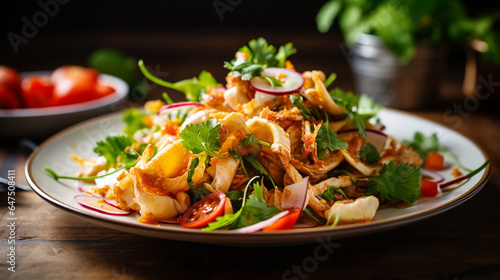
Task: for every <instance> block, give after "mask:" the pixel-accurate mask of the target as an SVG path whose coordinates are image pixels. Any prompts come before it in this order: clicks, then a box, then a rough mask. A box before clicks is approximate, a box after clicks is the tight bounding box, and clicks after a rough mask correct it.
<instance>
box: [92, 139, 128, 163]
mask: <svg viewBox="0 0 500 280" xmlns="http://www.w3.org/2000/svg"><path fill="white" fill-rule="evenodd" d="M130 145H132V139H130V138H129V137H128V136H126V135H116V136H107V137H106V139H105V140H104V141H99V142H97V147H95V148H94V152H95V153H97V154H98V155H100V156H103V157H104V158H105V159H106V164H107V165H108V166H111V165H115V164H116V163H117V158H118V157H119V156H122V161H123V162H124V163H125V162H131V161H135V160H136V159H137V157H138V155H137V154H134V153H133V152H132V153H130V152H125V149H126V148H127V147H129V146H130Z"/></svg>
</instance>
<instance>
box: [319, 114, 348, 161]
mask: <svg viewBox="0 0 500 280" xmlns="http://www.w3.org/2000/svg"><path fill="white" fill-rule="evenodd" d="M316 145H317V153H318V158H319V159H324V158H325V157H326V156H327V155H328V153H329V152H334V151H337V150H345V149H347V142H346V141H344V140H341V139H340V138H339V137H338V136H337V133H336V132H335V131H333V130H332V129H331V128H330V126H329V125H328V118H327V119H326V121H325V122H324V123H323V125H322V126H321V127H320V128H319V131H318V135H317V136H316Z"/></svg>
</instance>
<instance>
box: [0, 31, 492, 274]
mask: <svg viewBox="0 0 500 280" xmlns="http://www.w3.org/2000/svg"><path fill="white" fill-rule="evenodd" d="M266 32H267V33H266ZM258 36H265V37H267V38H268V40H269V41H271V42H272V43H273V44H276V45H279V44H282V43H286V42H288V41H292V42H294V44H295V46H296V47H297V48H298V50H299V53H298V54H296V55H294V57H293V61H294V64H295V65H296V67H297V69H299V70H308V69H322V70H324V71H325V72H327V73H329V72H337V73H338V74H339V78H338V85H339V86H340V87H343V88H346V89H352V88H353V87H352V77H351V74H350V71H349V68H348V66H349V65H348V63H347V62H346V59H345V57H344V56H343V53H342V51H341V48H340V46H341V45H342V41H341V40H340V39H338V38H336V37H333V36H332V37H329V36H327V35H324V36H323V35H318V34H309V33H308V32H304V31H302V32H301V31H294V32H291V31H289V32H276V31H274V32H269V31H262V30H248V31H245V32H239V33H235V31H234V30H229V31H227V32H225V33H218V34H211V33H207V32H200V31H192V32H167V33H158V32H153V31H151V32H149V33H145V32H137V33H134V32H115V33H113V36H109V35H107V34H106V33H105V32H102V33H93V34H87V35H85V34H83V35H82V34H79V36H78V37H76V36H75V37H74V38H71V40H68V42H67V44H66V45H65V46H66V47H65V49H69V50H71V51H65V50H63V49H59V52H58V53H59V56H58V57H57V59H54V56H51V57H50V59H49V58H41V57H39V56H37V55H36V54H35V53H33V52H32V51H33V50H39V53H43V52H49V51H50V50H51V49H52V48H54V47H55V46H56V42H61V40H62V39H61V37H60V36H56V35H54V37H43V40H39V41H36V40H34V41H33V42H32V43H30V44H31V45H29V46H27V48H29V49H30V50H31V51H26V53H24V54H22V55H23V56H22V57H15V56H5V60H4V61H7V62H9V64H11V65H13V66H15V67H16V66H18V68H19V69H21V70H22V71H28V70H39V69H51V68H54V67H57V66H59V65H61V64H84V63H85V59H86V56H87V55H88V53H89V52H90V51H91V50H93V49H95V48H96V47H100V46H111V47H116V48H120V49H122V50H125V51H127V52H129V53H131V54H133V55H134V56H138V57H141V58H144V59H145V60H146V61H147V62H149V63H150V64H151V65H156V64H158V65H160V67H161V69H162V71H165V72H168V73H169V74H168V79H171V80H173V81H175V80H180V79H184V78H188V77H192V76H195V75H197V74H198V73H199V71H200V70H202V69H206V70H210V71H212V72H213V73H214V76H215V77H216V78H217V79H218V80H219V81H222V80H223V78H224V75H225V69H223V68H222V62H223V61H224V60H230V59H231V58H232V57H233V54H234V52H235V50H236V49H237V48H238V47H240V46H241V45H243V44H245V43H246V42H247V41H248V40H249V39H251V38H255V37H258ZM97 42H98V43H97ZM450 63H451V65H452V66H453V67H452V68H451V69H452V70H451V71H449V73H448V74H449V77H448V79H447V80H446V82H445V84H444V87H443V89H444V90H443V92H444V93H443V94H445V96H444V97H443V96H441V97H443V98H441V99H439V100H440V102H436V104H432V105H429V109H428V110H422V111H416V112H413V113H415V114H417V115H418V116H421V117H424V118H428V119H431V120H433V121H435V122H437V123H440V124H443V125H445V126H448V127H452V128H453V129H455V130H457V131H458V132H460V133H463V134H464V135H466V136H467V137H469V138H470V139H472V140H473V141H475V142H476V143H477V144H478V145H480V146H481V147H482V148H483V149H484V150H485V151H486V153H487V154H488V156H489V157H490V159H491V163H492V168H491V177H490V179H489V181H488V183H487V184H486V185H485V186H484V188H483V189H482V190H481V191H480V192H479V193H478V194H477V195H475V196H474V197H472V198H471V199H470V200H468V201H467V202H465V203H463V204H461V205H459V206H457V207H456V208H453V209H451V210H449V211H446V212H444V213H442V214H440V215H438V216H435V217H432V218H429V219H427V220H424V221H420V222H417V223H415V224H411V225H408V226H405V227H402V228H397V229H393V230H390V231H385V232H381V233H376V234H370V235H365V236H358V237H352V238H345V239H339V240H332V241H331V242H332V243H331V245H332V247H331V248H330V249H331V251H330V252H328V251H327V250H326V249H324V248H323V247H321V245H320V244H318V243H312V244H305V245H298V246H289V247H265V248H246V247H243V248H238V247H227V246H218V245H208V244H199V243H187V242H178V241H171V240H163V239H157V238H150V237H144V236H139V235H134V234H129V233H124V232H120V231H115V230H111V229H107V228H103V227H100V226H96V225H94V224H91V223H88V222H85V221H82V220H80V219H78V218H76V217H74V216H72V215H70V214H67V213H65V212H63V211H61V210H59V209H57V208H55V207H54V206H52V205H50V204H48V203H47V202H45V201H43V200H42V199H41V198H40V197H38V196H37V195H36V194H35V193H33V192H24V191H16V196H15V198H16V212H15V215H16V217H17V218H18V220H17V228H16V233H15V234H16V251H15V252H16V268H15V269H16V272H15V273H12V272H10V271H8V270H7V268H8V267H9V264H8V263H7V262H6V260H7V256H6V254H7V253H9V251H8V247H9V246H10V245H9V244H8V235H9V230H8V228H7V226H6V225H8V223H9V220H8V217H9V216H8V209H7V207H8V205H7V195H6V194H5V193H1V194H0V217H1V218H0V238H1V241H0V244H1V246H0V250H1V251H0V256H1V257H0V279H500V200H499V197H500V170H499V165H498V159H499V158H500V146H499V141H498V139H500V117H499V114H498V113H497V111H496V110H494V108H496V107H498V106H497V105H498V102H497V101H496V100H498V98H496V97H495V96H498V93H495V94H494V95H492V97H491V99H489V100H487V101H484V102H482V103H480V106H479V108H478V109H477V110H475V111H473V112H470V115H468V116H467V117H465V116H462V117H460V118H459V120H460V121H459V122H458V121H455V122H452V123H451V122H449V121H448V122H447V119H446V118H445V116H444V112H446V110H448V109H449V108H453V107H452V106H453V104H455V103H457V102H458V104H460V103H461V102H463V101H464V98H463V97H462V96H461V95H460V93H459V91H460V79H461V76H460V75H461V71H462V70H461V63H462V62H460V61H458V60H457V61H451V62H450ZM480 71H482V72H480V73H482V75H484V76H485V77H487V76H488V74H490V73H493V75H494V76H493V80H496V79H499V78H498V77H499V76H498V75H496V74H495V73H498V72H491V71H492V70H491V69H490V68H482V69H481V70H480ZM159 93H160V92H159V91H158V90H156V91H153V92H152V93H151V95H150V98H156V97H158V96H159ZM446 94H447V95H446ZM177 99H180V97H177ZM139 103H140V102H139ZM492 108H493V109H492ZM14 147H16V143H15V142H12V141H9V142H7V141H2V146H1V149H0V158H1V159H4V158H5V155H6V152H7V151H10V150H12V149H13V148H14ZM23 165H24V161H23V159H22V157H21V158H20V160H18V163H17V165H16V169H17V179H16V180H17V181H18V182H19V183H25V182H23V180H24V179H23V178H22V174H23ZM2 176H4V174H2ZM318 252H320V253H319V254H320V255H318ZM327 252H328V254H326V253H327ZM323 254H326V255H323Z"/></svg>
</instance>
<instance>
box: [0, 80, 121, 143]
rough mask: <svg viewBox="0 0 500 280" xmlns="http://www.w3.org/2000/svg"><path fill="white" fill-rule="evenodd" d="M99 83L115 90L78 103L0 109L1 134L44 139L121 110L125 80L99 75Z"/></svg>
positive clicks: (17, 137)
mask: <svg viewBox="0 0 500 280" xmlns="http://www.w3.org/2000/svg"><path fill="white" fill-rule="evenodd" d="M50 73H51V71H38V72H25V73H22V76H23V77H28V76H33V75H38V76H49V75H50ZM99 82H100V83H102V84H104V85H108V86H110V87H112V88H114V89H115V93H114V94H110V95H107V96H104V97H102V98H99V99H95V100H90V101H86V102H82V103H78V104H70V105H64V106H55V107H46V108H24V109H12V110H0V131H3V132H4V133H3V134H4V135H2V136H3V137H5V138H11V139H19V138H29V139H33V140H44V139H45V138H47V137H49V136H51V135H53V134H54V133H56V132H58V131H61V130H62V129H64V128H66V127H69V126H70V125H73V124H76V123H78V122H81V121H83V120H88V119H90V118H93V117H96V116H99V115H103V114H109V113H111V112H116V111H119V110H121V108H123V105H124V104H125V100H126V98H127V96H128V92H129V87H128V85H127V83H126V82H125V81H123V80H122V79H119V78H117V77H114V76H110V75H106V74H101V75H100V76H99Z"/></svg>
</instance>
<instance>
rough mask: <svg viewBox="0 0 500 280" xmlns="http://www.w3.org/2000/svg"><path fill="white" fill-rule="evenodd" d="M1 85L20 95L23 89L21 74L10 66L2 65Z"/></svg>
mask: <svg viewBox="0 0 500 280" xmlns="http://www.w3.org/2000/svg"><path fill="white" fill-rule="evenodd" d="M0 84H2V85H4V86H6V87H7V88H9V89H10V90H11V91H12V92H13V93H14V94H18V93H19V90H20V87H21V74H19V72H17V71H16V70H14V69H12V68H10V67H8V66H4V65H0Z"/></svg>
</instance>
